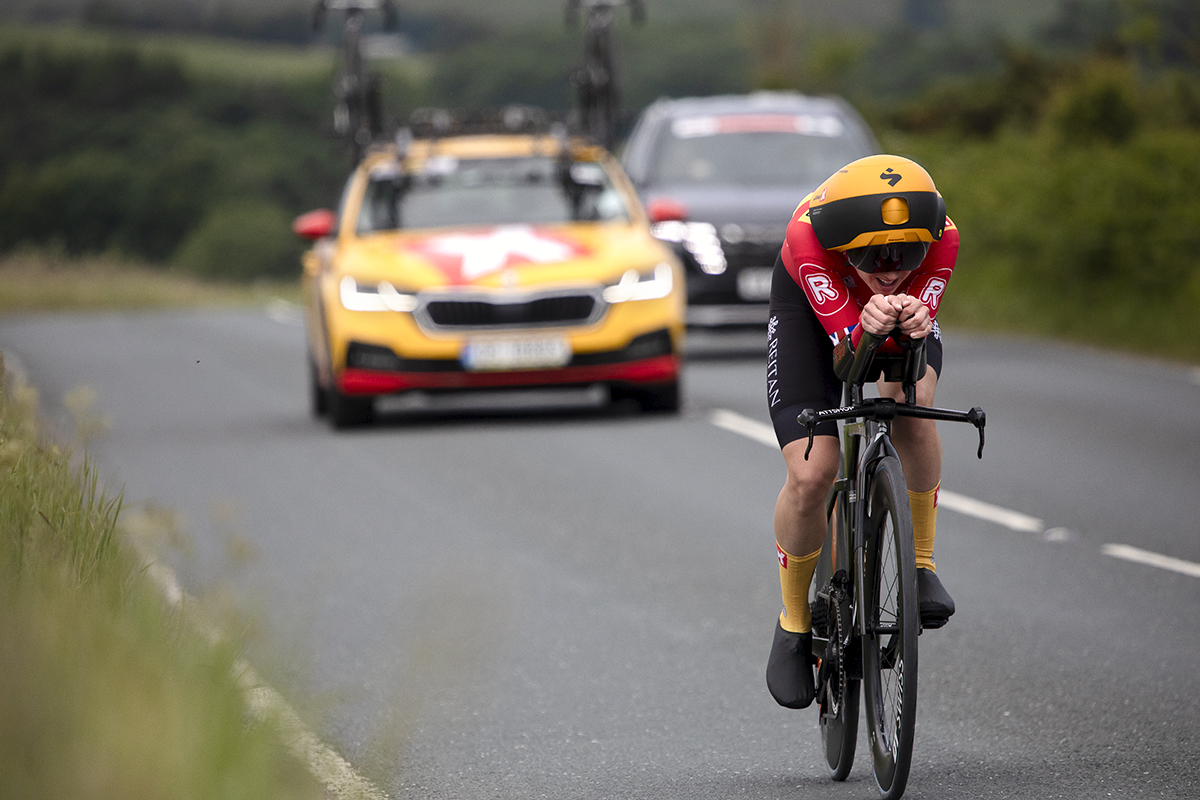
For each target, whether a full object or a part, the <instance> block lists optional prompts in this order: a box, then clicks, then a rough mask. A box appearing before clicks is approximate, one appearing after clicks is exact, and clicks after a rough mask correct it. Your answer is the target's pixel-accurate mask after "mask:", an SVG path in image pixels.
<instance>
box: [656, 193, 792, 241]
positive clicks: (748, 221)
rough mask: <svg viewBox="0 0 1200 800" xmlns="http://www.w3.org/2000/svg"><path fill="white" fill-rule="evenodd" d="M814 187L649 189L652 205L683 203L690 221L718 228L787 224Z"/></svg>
mask: <svg viewBox="0 0 1200 800" xmlns="http://www.w3.org/2000/svg"><path fill="white" fill-rule="evenodd" d="M812 189H813V187H811V186H795V187H791V186H741V185H736V184H734V185H728V186H664V187H655V188H654V189H649V190H646V193H645V195H644V196H643V200H644V201H645V202H646V204H647V205H649V204H650V203H651V202H653V201H654V200H657V199H660V198H661V199H670V200H674V201H676V202H678V203H681V204H682V205H683V207H684V208H686V209H687V212H688V218H687V221H688V222H708V223H711V224H713V225H715V226H717V228H721V227H722V226H724V225H727V224H729V223H734V224H736V225H769V226H778V227H779V228H780V230H782V229H783V228H784V226H786V225H787V223H788V220H789V219H790V218H791V216H792V212H793V211H795V210H796V206H798V205H799V204H800V201H801V200H803V199H804V196H805V195H807V194H808V193H809V192H811V191H812Z"/></svg>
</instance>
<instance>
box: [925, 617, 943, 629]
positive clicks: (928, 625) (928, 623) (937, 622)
mask: <svg viewBox="0 0 1200 800" xmlns="http://www.w3.org/2000/svg"><path fill="white" fill-rule="evenodd" d="M949 621H950V618H949V617H942V618H940V619H923V620H921V630H926V629H928V630H931V631H934V630H937V629H938V628H941V627H944V626H945V624H946V623H947V622H949Z"/></svg>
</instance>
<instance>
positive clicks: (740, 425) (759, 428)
mask: <svg viewBox="0 0 1200 800" xmlns="http://www.w3.org/2000/svg"><path fill="white" fill-rule="evenodd" d="M709 419H710V421H711V422H712V424H713V425H716V426H717V427H718V428H724V429H725V430H727V431H731V432H733V433H736V434H740V435H741V436H745V437H746V438H748V439H753V440H754V441H756V442H761V443H762V444H765V445H767V446H768V447H778V446H779V443H778V441H777V440H776V438H775V429H774V428H772V427H771V426H770V425H767V424H766V423H763V422H759V421H758V420H754V419H750V418H749V417H746V416H743V415H741V414H739V413H737V412H736V411H729V410H727V409H724V408H718V409H717V410H716V411H714V412H712V416H711V417H710V418H709ZM938 504H939V505H943V506H945V507H946V508H949V509H952V510H954V511H957V512H958V513H960V514H966V515H967V516H971V517H977V518H978V519H982V520H987V521H988V522H994V523H996V524H997V525H1003V526H1004V527H1006V528H1011V529H1012V530H1014V531H1022V532H1025V533H1040V532H1041V531H1042V530H1043V529H1044V528H1045V523H1043V522H1042V521H1041V520H1040V519H1038V518H1036V517H1031V516H1029V515H1028V514H1022V513H1021V512H1019V511H1010V510H1009V509H1007V508H1001V507H1000V506H994V505H992V504H991V503H985V502H983V501H982V500H975V499H973V498H970V497H966V496H965V495H961V494H958V493H956V492H951V491H947V490H946V489H942V490H941V491H940V492H938Z"/></svg>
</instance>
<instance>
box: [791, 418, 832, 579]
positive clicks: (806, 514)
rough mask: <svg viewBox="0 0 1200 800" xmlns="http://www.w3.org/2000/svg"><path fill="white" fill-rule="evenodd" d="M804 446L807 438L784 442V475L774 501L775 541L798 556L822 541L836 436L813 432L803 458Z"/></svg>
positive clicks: (806, 444) (817, 547)
mask: <svg viewBox="0 0 1200 800" xmlns="http://www.w3.org/2000/svg"><path fill="white" fill-rule="evenodd" d="M807 447H808V440H807V439H797V440H795V441H794V442H788V443H787V444H786V445H784V447H783V460H784V461H785V462H787V478H786V479H785V480H784V484H783V489H782V490H781V491H780V492H779V499H778V500H777V501H776V502H775V541H776V542H777V543H778V544H779V546H780V547H782V548H783V549H784V550H785V551H786V552H788V553H793V554H795V555H797V556H804V555H808V554H809V553H814V552H816V551H817V550H819V549H820V548H821V544H822V543H823V542H824V541H825V525H826V520H825V500H826V499H827V498H828V496H829V489H830V487H832V486H833V481H834V479H835V478H836V477H837V469H838V450H839V442H838V439H837V438H836V437H834V436H814V437H813V447H812V452H811V453H809V455H808V460H807V461H805V460H804V450H805V448H807Z"/></svg>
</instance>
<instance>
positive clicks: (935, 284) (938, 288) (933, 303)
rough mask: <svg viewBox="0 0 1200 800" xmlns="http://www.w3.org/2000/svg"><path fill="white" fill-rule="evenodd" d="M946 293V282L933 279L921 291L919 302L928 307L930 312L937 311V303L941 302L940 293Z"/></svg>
mask: <svg viewBox="0 0 1200 800" xmlns="http://www.w3.org/2000/svg"><path fill="white" fill-rule="evenodd" d="M944 291H946V282H945V281H944V280H942V279H941V278H933V279H931V280H930V281H929V283H928V284H927V285H926V286H925V288H924V289H922V290H921V302H922V303H924V304H925V305H927V306H929V309H930V310H931V311H937V307H938V303H940V302H942V292H944Z"/></svg>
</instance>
